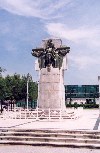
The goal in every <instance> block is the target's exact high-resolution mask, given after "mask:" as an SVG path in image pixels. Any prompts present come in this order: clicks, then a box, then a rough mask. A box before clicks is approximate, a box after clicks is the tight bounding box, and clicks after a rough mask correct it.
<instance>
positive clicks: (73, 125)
mask: <svg viewBox="0 0 100 153" xmlns="http://www.w3.org/2000/svg"><path fill="white" fill-rule="evenodd" d="M0 128H1V129H2V128H25V129H26V128H30V129H41V128H42V129H55V128H56V129H66V130H96V131H100V117H99V110H84V111H83V115H82V116H80V118H79V119H67V120H66V121H51V122H48V121H40V122H38V121H37V122H34V121H33V120H23V119H16V120H15V119H2V118H0ZM44 152H46V153H55V152H56V153H80V152H81V153H99V152H100V150H99V149H84V148H81V149H80V148H67V147H47V146H45V147H44V146H43V147H41V146H10V145H0V153H44Z"/></svg>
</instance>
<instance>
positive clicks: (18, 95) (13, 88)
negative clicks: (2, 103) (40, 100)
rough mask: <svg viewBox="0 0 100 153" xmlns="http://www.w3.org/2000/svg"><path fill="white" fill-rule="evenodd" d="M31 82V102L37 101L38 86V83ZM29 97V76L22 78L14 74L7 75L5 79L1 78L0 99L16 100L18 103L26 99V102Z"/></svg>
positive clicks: (30, 80)
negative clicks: (27, 96)
mask: <svg viewBox="0 0 100 153" xmlns="http://www.w3.org/2000/svg"><path fill="white" fill-rule="evenodd" d="M31 78H32V77H30V79H29V80H28V82H29V100H32V101H33V100H37V96H38V86H37V83H36V82H33V80H32V79H31ZM26 95H27V76H22V77H21V76H20V75H19V74H16V73H15V74H14V75H13V76H9V75H7V76H6V77H5V78H3V77H2V76H0V99H3V100H4V99H15V100H16V101H18V100H22V99H24V101H26Z"/></svg>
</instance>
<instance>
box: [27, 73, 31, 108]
mask: <svg viewBox="0 0 100 153" xmlns="http://www.w3.org/2000/svg"><path fill="white" fill-rule="evenodd" d="M30 79H31V76H30V75H29V73H28V74H27V94H26V96H27V97H26V99H27V110H28V98H29V91H28V89H29V85H28V84H29V80H30Z"/></svg>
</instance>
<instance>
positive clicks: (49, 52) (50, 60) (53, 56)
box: [32, 39, 70, 69]
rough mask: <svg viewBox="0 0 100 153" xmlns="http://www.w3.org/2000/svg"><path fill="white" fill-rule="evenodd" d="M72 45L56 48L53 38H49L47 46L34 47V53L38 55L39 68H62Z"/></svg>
mask: <svg viewBox="0 0 100 153" xmlns="http://www.w3.org/2000/svg"><path fill="white" fill-rule="evenodd" d="M69 51H70V47H63V46H61V47H59V48H55V45H54V43H53V42H52V39H49V40H48V41H47V43H46V46H45V48H36V49H32V55H33V56H35V57H38V62H39V68H40V69H42V68H46V67H47V68H50V66H51V65H52V67H53V68H59V69H60V68H61V67H62V63H63V57H64V56H65V55H66V54H67V53H69Z"/></svg>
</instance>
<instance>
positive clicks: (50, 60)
mask: <svg viewBox="0 0 100 153" xmlns="http://www.w3.org/2000/svg"><path fill="white" fill-rule="evenodd" d="M69 51H70V47H67V46H63V45H62V41H61V39H46V40H42V47H41V48H36V49H32V55H33V56H35V57H37V58H38V59H37V60H36V64H35V69H36V70H38V71H39V84H38V107H39V108H42V109H46V108H50V109H59V108H60V109H65V89H64V70H65V69H67V53H69Z"/></svg>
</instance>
